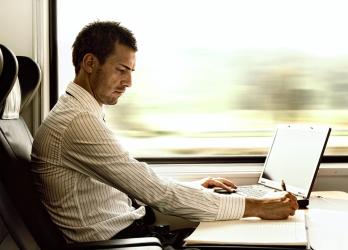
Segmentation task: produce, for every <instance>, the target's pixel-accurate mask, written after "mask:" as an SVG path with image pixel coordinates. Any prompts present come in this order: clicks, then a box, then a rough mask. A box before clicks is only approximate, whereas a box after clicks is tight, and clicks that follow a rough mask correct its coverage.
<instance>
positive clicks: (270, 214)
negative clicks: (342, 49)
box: [243, 193, 298, 220]
mask: <svg viewBox="0 0 348 250" xmlns="http://www.w3.org/2000/svg"><path fill="white" fill-rule="evenodd" d="M296 209H298V203H297V199H296V197H295V196H293V195H292V194H290V193H285V194H284V195H282V196H281V197H279V198H266V199H253V198H246V203H245V212H244V216H243V217H260V218H261V219H266V220H280V219H286V218H288V217H289V216H290V215H291V216H292V215H294V214H295V211H296Z"/></svg>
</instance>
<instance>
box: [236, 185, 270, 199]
mask: <svg viewBox="0 0 348 250" xmlns="http://www.w3.org/2000/svg"><path fill="white" fill-rule="evenodd" d="M269 191H270V190H269V189H266V188H263V187H262V186H257V185H252V186H239V187H238V188H237V193H238V194H241V195H244V196H249V197H255V198H261V197H263V196H264V195H266V194H267V193H268V192H269Z"/></svg>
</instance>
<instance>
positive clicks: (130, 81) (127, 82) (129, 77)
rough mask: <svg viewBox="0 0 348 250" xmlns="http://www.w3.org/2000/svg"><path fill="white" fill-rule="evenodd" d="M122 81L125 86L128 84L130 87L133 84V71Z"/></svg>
mask: <svg viewBox="0 0 348 250" xmlns="http://www.w3.org/2000/svg"><path fill="white" fill-rule="evenodd" d="M122 83H123V85H124V86H126V87H128V88H129V87H131V86H132V73H131V72H129V73H128V74H127V76H125V78H124V79H123V82H122Z"/></svg>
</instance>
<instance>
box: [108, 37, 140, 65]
mask: <svg viewBox="0 0 348 250" xmlns="http://www.w3.org/2000/svg"><path fill="white" fill-rule="evenodd" d="M108 59H109V60H110V61H111V62H113V63H119V64H122V65H126V66H127V67H129V68H131V69H133V68H134V64H135V51H134V50H133V49H132V48H130V47H128V46H126V45H122V44H119V43H116V44H115V46H114V50H113V52H112V53H111V54H110V55H109V57H108Z"/></svg>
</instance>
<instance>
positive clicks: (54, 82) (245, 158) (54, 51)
mask: <svg viewBox="0 0 348 250" xmlns="http://www.w3.org/2000/svg"><path fill="white" fill-rule="evenodd" d="M57 38H58V34H57V0H49V58H50V59H49V62H50V65H49V73H50V81H49V82H50V86H49V89H50V91H49V93H50V98H49V99H50V109H52V108H53V106H54V105H55V104H56V102H57V101H58V39H57ZM135 158H136V159H137V160H139V161H143V162H146V163H148V164H207V163H208V164H209V163H210V164H214V163H264V162H265V159H266V156H265V155H263V156H262V155H261V156H254V155H238V156H182V157H135ZM347 162H348V155H323V157H322V159H321V163H347Z"/></svg>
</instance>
